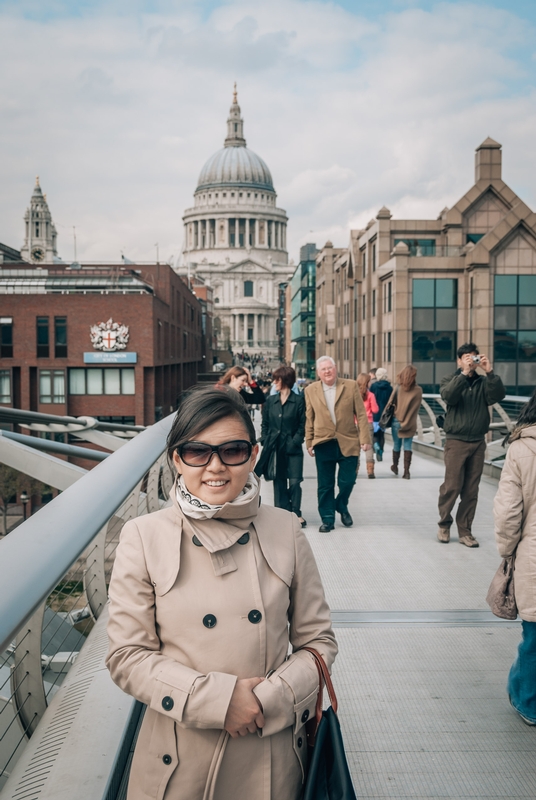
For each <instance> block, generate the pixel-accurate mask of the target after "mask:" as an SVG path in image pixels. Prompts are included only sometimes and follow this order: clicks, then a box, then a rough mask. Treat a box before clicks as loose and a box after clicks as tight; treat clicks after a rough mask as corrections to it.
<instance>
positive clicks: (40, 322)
mask: <svg viewBox="0 0 536 800" xmlns="http://www.w3.org/2000/svg"><path fill="white" fill-rule="evenodd" d="M36 324H37V334H36V335H37V358H48V357H49V341H48V317H37V323H36Z"/></svg>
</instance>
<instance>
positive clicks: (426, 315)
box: [413, 308, 435, 331]
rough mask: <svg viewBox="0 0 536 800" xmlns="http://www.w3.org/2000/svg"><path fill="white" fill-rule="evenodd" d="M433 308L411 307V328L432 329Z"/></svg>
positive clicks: (416, 329)
mask: <svg viewBox="0 0 536 800" xmlns="http://www.w3.org/2000/svg"><path fill="white" fill-rule="evenodd" d="M434 327H435V326H434V309H433V308H414V309H413V330H414V331H432V330H433V329H434Z"/></svg>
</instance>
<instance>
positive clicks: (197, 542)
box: [192, 534, 203, 547]
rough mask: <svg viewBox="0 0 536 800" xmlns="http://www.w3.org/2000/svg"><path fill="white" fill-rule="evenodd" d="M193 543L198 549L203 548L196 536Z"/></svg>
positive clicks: (193, 537)
mask: <svg viewBox="0 0 536 800" xmlns="http://www.w3.org/2000/svg"><path fill="white" fill-rule="evenodd" d="M192 542H193V543H194V544H195V546H196V547H203V545H202V544H201V542H200V541H199V539H198V538H197V536H196V535H195V534H194V535H193V536H192Z"/></svg>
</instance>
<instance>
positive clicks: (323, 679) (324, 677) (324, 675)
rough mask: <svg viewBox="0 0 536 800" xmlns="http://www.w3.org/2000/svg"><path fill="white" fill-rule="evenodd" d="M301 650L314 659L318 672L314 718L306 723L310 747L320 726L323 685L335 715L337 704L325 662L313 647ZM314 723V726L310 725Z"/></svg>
mask: <svg viewBox="0 0 536 800" xmlns="http://www.w3.org/2000/svg"><path fill="white" fill-rule="evenodd" d="M300 649H301V650H307V652H308V653H311V655H312V656H313V657H314V660H315V664H316V669H317V671H318V682H319V687H318V696H317V698H316V709H315V718H314V720H311V724H310V725H309V723H307V725H308V728H307V739H308V743H309V745H310V746H312V745H314V739H315V736H316V730H317V728H318V726H319V724H320V720H321V719H322V705H323V701H324V683H325V684H326V689H327V690H328V696H329V701H330V703H331V707H332V709H333V711H334V712H335V713H337V709H338V707H339V704H338V702H337V695H336V694H335V689H334V688H333V683H332V682H331V675H330V674H329V670H328V668H327V666H326V662H325V661H324V659H323V658H322V656H321V655H320V653H319V652H318V650H315V649H314V648H313V647H301V648H300ZM312 723H314V724H312Z"/></svg>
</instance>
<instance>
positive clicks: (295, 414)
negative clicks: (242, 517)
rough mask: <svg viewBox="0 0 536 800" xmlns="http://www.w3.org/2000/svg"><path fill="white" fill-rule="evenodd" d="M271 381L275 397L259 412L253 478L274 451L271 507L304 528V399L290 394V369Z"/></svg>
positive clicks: (280, 370) (283, 369)
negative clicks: (259, 447) (258, 453)
mask: <svg viewBox="0 0 536 800" xmlns="http://www.w3.org/2000/svg"><path fill="white" fill-rule="evenodd" d="M272 377H273V382H274V387H275V389H276V394H272V395H270V396H269V397H267V398H266V403H265V404H264V407H263V410H262V427H261V444H262V446H263V450H262V453H261V457H260V459H259V462H258V464H257V466H256V467H255V472H256V473H257V475H262V474H263V473H264V471H265V468H266V466H267V462H268V460H269V459H270V456H271V454H272V452H273V451H274V450H275V453H276V473H275V478H274V479H273V480H274V505H275V506H276V507H277V508H284V509H286V510H287V511H293V512H294V513H295V514H296V516H297V517H298V518H299V520H300V522H301V526H302V528H305V526H306V525H307V523H306V521H305V520H304V518H303V517H302V512H301V499H302V489H301V483H302V481H303V440H304V438H305V398H304V396H303V395H302V394H301V393H299V394H296V393H295V392H293V391H292V387H293V386H295V385H296V373H295V371H294V370H293V369H292V367H286V366H282V367H278V368H277V369H276V370H275V371H274V373H273V375H272Z"/></svg>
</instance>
